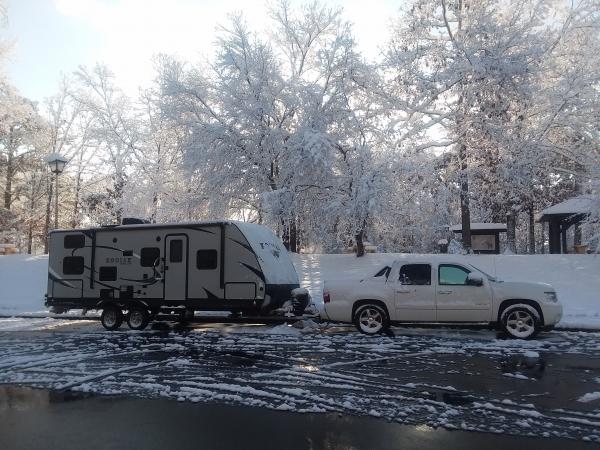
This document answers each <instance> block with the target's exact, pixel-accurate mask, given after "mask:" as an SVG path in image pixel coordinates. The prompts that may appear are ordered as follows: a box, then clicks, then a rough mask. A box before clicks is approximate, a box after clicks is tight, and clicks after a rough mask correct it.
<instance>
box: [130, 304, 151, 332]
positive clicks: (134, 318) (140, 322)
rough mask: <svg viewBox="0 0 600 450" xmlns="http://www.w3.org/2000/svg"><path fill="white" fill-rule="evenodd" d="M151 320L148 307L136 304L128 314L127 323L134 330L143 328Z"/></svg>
mask: <svg viewBox="0 0 600 450" xmlns="http://www.w3.org/2000/svg"><path fill="white" fill-rule="evenodd" d="M149 322H150V313H149V312H148V310H147V309H146V308H142V307H140V306H134V307H133V308H131V309H130V310H129V314H128V315H127V325H129V328H131V329H132V330H143V329H144V328H146V327H147V326H148V323H149Z"/></svg>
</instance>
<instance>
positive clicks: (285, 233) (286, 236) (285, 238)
mask: <svg viewBox="0 0 600 450" xmlns="http://www.w3.org/2000/svg"><path fill="white" fill-rule="evenodd" d="M281 241H282V242H283V246H284V247H285V248H286V250H287V251H288V252H289V251H290V227H289V224H288V223H287V222H286V221H285V219H283V218H282V219H281Z"/></svg>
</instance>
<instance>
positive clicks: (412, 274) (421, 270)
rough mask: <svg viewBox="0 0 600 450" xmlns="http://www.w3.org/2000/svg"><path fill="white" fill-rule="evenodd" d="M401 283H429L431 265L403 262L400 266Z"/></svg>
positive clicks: (423, 284)
mask: <svg viewBox="0 0 600 450" xmlns="http://www.w3.org/2000/svg"><path fill="white" fill-rule="evenodd" d="M399 280H400V283H401V284H410V285H420V286H425V285H427V286H428V285H431V266H430V265H429V264H405V265H403V266H402V267H401V268H400V277H399Z"/></svg>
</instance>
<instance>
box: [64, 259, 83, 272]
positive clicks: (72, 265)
mask: <svg viewBox="0 0 600 450" xmlns="http://www.w3.org/2000/svg"><path fill="white" fill-rule="evenodd" d="M63 273H64V274H65V275H81V274H82V273H83V256H65V257H64V258H63Z"/></svg>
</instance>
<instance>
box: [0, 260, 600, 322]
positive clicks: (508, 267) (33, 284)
mask: <svg viewBox="0 0 600 450" xmlns="http://www.w3.org/2000/svg"><path fill="white" fill-rule="evenodd" d="M396 256H398V255H395V254H392V253H379V254H367V255H365V256H364V257H363V258H356V257H355V256H354V255H294V257H293V260H294V264H295V266H296V270H297V271H298V274H299V275H300V280H301V284H302V286H304V287H306V288H308V289H309V290H310V292H311V295H312V297H313V299H314V300H315V302H316V303H317V304H319V303H320V302H322V286H323V280H325V279H353V278H354V279H360V278H364V277H366V276H368V275H369V274H372V273H374V272H375V271H376V269H377V268H378V267H380V266H382V265H384V264H386V263H388V262H390V261H392V260H393V259H394V258H395V257H396ZM468 259H469V260H470V262H471V263H472V264H473V265H475V266H477V267H479V268H481V269H483V270H485V271H486V272H488V273H490V274H492V275H496V276H498V277H500V278H504V279H516V280H525V281H542V282H547V283H550V284H552V285H553V286H554V287H555V288H556V290H557V292H558V296H559V299H560V301H561V302H562V303H563V305H564V311H565V313H564V317H563V320H562V321H561V322H560V324H559V326H562V327H575V328H594V329H600V255H534V256H529V255H514V256H508V255H499V256H487V255H486V256H483V255H475V256H470V257H468ZM47 263H48V260H47V257H45V256H33V257H32V256H27V255H12V256H0V315H2V314H3V315H10V314H22V313H37V312H44V311H45V308H44V303H43V302H44V294H45V292H46V273H47Z"/></svg>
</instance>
